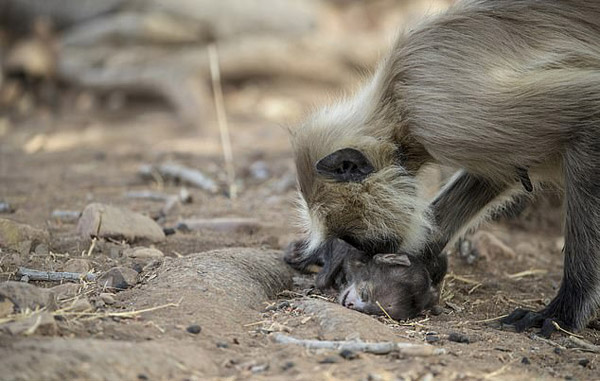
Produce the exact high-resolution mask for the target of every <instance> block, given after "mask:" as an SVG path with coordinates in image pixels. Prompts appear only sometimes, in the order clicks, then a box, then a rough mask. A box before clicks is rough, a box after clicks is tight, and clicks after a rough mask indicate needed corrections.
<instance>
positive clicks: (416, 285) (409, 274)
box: [338, 254, 437, 320]
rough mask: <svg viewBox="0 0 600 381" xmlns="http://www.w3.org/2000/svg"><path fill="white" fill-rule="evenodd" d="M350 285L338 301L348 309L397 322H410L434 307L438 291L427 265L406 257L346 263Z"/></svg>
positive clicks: (357, 259) (394, 255)
mask: <svg viewBox="0 0 600 381" xmlns="http://www.w3.org/2000/svg"><path fill="white" fill-rule="evenodd" d="M344 273H345V276H346V281H347V284H348V285H347V286H346V287H345V288H344V289H343V290H341V292H340V295H339V298H338V301H339V302H340V303H341V304H342V305H344V306H345V307H348V308H351V309H354V310H357V311H360V312H364V313H368V314H373V315H385V314H388V315H389V316H390V317H392V318H393V319H396V320H402V319H409V318H413V317H415V316H417V315H418V314H419V313H420V312H421V311H423V310H424V309H426V308H429V307H431V306H433V304H434V303H436V301H437V290H436V289H435V288H433V287H432V285H431V280H430V277H429V274H428V272H427V270H426V268H425V266H424V265H423V264H422V263H421V262H420V261H418V260H416V259H415V258H414V257H413V258H412V260H411V258H410V257H409V256H407V255H404V254H378V255H375V256H374V257H373V258H372V259H370V260H369V261H367V262H365V260H364V259H362V258H357V257H356V256H355V257H354V258H353V259H351V260H348V261H346V263H345V269H344Z"/></svg>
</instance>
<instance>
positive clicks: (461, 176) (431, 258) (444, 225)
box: [421, 170, 518, 284]
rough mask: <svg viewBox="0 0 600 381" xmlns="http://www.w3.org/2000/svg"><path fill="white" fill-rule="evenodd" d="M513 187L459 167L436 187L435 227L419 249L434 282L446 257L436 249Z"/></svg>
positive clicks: (441, 273) (442, 271) (505, 197)
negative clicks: (443, 184)
mask: <svg viewBox="0 0 600 381" xmlns="http://www.w3.org/2000/svg"><path fill="white" fill-rule="evenodd" d="M515 189H516V188H515ZM515 189H513V188H511V187H510V185H509V184H506V183H495V182H492V181H490V180H488V179H486V178H483V177H481V176H477V175H473V174H470V173H468V172H466V171H464V170H463V171H459V172H457V173H456V174H455V175H454V177H453V178H452V179H451V180H450V182H449V183H448V184H447V185H446V186H445V187H444V188H443V189H442V190H441V191H440V193H439V194H438V195H437V196H436V198H435V199H434V200H433V202H432V204H431V208H432V210H433V213H434V218H435V223H436V226H437V231H436V232H435V233H434V235H433V237H431V238H430V239H429V243H428V244H427V245H426V246H425V248H424V250H423V251H422V252H421V256H422V257H423V258H424V260H425V261H426V263H427V266H428V269H429V271H430V274H431V276H432V280H433V282H434V284H435V283H438V282H440V281H441V280H442V279H443V277H444V275H445V274H446V270H447V264H446V257H445V255H442V254H440V253H441V252H442V250H443V249H444V247H445V246H446V245H447V244H448V242H449V241H450V240H452V239H453V238H454V237H455V236H456V235H458V234H459V233H461V232H464V231H465V230H466V228H468V227H469V225H472V223H473V222H474V221H476V220H478V219H481V218H483V217H485V216H486V215H487V214H488V213H486V211H487V212H489V210H490V209H493V207H494V206H499V205H502V204H504V203H506V202H508V201H509V200H511V199H512V195H513V194H515V193H517V192H518V191H517V190H515Z"/></svg>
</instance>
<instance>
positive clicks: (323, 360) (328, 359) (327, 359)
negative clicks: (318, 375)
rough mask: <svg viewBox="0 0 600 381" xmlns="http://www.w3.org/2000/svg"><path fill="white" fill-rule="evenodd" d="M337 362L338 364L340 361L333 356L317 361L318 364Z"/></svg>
mask: <svg viewBox="0 0 600 381" xmlns="http://www.w3.org/2000/svg"><path fill="white" fill-rule="evenodd" d="M337 362H340V360H339V358H338V357H334V356H328V357H325V358H324V359H322V360H319V364H335V363H337Z"/></svg>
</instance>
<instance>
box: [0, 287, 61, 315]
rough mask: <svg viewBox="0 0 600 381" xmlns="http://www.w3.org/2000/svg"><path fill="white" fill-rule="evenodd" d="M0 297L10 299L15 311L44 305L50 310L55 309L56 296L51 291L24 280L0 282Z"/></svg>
mask: <svg viewBox="0 0 600 381" xmlns="http://www.w3.org/2000/svg"><path fill="white" fill-rule="evenodd" d="M0 297H4V298H7V299H10V300H11V301H12V302H13V303H14V305H15V308H16V311H15V312H19V311H24V310H25V309H27V308H29V309H30V310H35V309H38V308H42V307H46V308H47V309H48V310H50V311H52V310H54V309H56V297H55V295H54V293H53V292H52V291H50V290H49V289H47V288H40V287H36V286H32V285H31V284H28V283H24V282H15V281H8V282H4V283H2V284H0Z"/></svg>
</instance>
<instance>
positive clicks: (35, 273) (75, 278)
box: [17, 267, 96, 282]
mask: <svg viewBox="0 0 600 381" xmlns="http://www.w3.org/2000/svg"><path fill="white" fill-rule="evenodd" d="M17 276H21V277H24V276H26V277H28V278H29V280H42V281H47V282H62V281H71V282H79V281H81V280H85V281H88V282H92V281H94V280H96V275H95V274H92V273H85V274H84V273H72V272H65V271H40V270H34V269H29V268H27V267H19V270H17Z"/></svg>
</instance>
